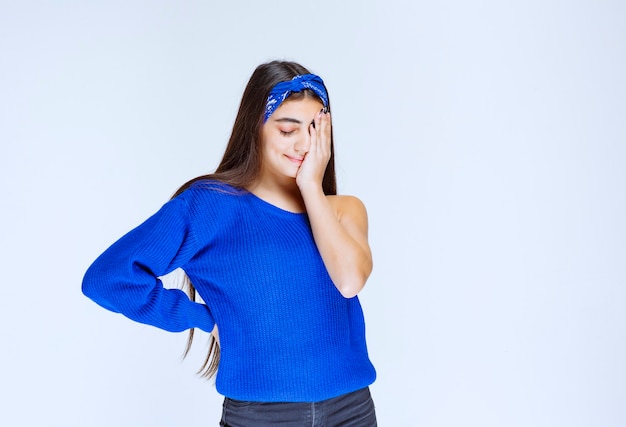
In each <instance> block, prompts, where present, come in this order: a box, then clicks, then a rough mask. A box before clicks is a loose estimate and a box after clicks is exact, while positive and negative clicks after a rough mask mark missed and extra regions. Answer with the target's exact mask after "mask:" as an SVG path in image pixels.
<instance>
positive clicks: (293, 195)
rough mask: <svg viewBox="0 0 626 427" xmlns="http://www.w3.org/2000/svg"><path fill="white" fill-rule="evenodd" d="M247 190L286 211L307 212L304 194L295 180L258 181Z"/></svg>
mask: <svg viewBox="0 0 626 427" xmlns="http://www.w3.org/2000/svg"><path fill="white" fill-rule="evenodd" d="M247 190H248V191H249V192H251V193H253V194H254V195H255V196H257V197H258V198H260V199H263V200H265V201H266V202H268V203H271V204H272V205H274V206H277V207H279V208H281V209H284V210H286V211H290V212H294V213H301V212H305V211H306V208H305V206H304V200H303V199H302V194H301V193H300V189H299V188H298V186H297V185H296V180H295V179H289V180H286V181H284V182H276V181H271V182H269V181H267V180H265V181H258V182H256V183H254V184H253V185H251V186H249V187H248V188H247Z"/></svg>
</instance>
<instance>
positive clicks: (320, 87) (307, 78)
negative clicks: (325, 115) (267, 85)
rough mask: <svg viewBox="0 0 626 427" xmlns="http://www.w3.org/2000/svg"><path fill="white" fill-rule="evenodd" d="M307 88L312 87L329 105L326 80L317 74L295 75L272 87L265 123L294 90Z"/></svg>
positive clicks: (326, 104) (325, 104)
mask: <svg viewBox="0 0 626 427" xmlns="http://www.w3.org/2000/svg"><path fill="white" fill-rule="evenodd" d="M305 89H311V90H312V91H313V92H315V94H316V95H317V96H319V97H320V99H321V100H322V104H324V107H328V94H327V93H326V88H324V82H323V81H322V78H321V77H320V76H316V75H315V74H303V75H301V76H295V77H294V78H293V79H291V80H287V81H286V82H280V83H277V84H276V86H274V87H273V88H272V91H271V92H270V94H269V96H268V97H267V103H266V104H265V117H264V118H263V123H265V122H266V121H267V119H269V118H270V116H271V115H272V113H273V112H274V111H276V109H277V108H278V107H279V106H280V104H282V102H283V101H284V100H285V99H287V97H288V96H289V95H291V94H292V93H293V92H302V91H303V90H305Z"/></svg>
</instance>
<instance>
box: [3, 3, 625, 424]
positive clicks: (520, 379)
mask: <svg viewBox="0 0 626 427" xmlns="http://www.w3.org/2000/svg"><path fill="white" fill-rule="evenodd" d="M624 22H626V7H625V4H624V3H623V2H619V1H591V0H588V1H570V2H564V1H554V0H544V1H536V0H533V1H524V2H522V1H519V2H498V1H481V2H477V1H474V2H468V1H443V2H422V1H409V0H407V1H399V0H388V1H384V2H383V1H376V2H375V1H363V2H357V1H356V0H354V1H352V2H339V1H334V0H333V1H330V0H320V1H317V2H306V3H305V2H302V3H298V2H293V1H289V2H287V1H275V2H269V3H268V2H265V3H263V2H253V1H249V2H247V3H245V4H242V2H210V1H202V2H201V1H178V2H173V1H172V2H154V1H147V0H144V1H139V0H125V1H109V2H85V1H73V2H72V1H62V2H61V1H19V2H18V1H13V2H9V1H2V2H1V3H0V58H1V59H0V60H1V61H2V63H1V65H2V66H1V67H0V141H1V144H2V151H1V153H2V167H1V168H0V178H1V179H0V182H1V184H0V185H1V186H2V198H1V202H0V203H2V206H1V212H2V218H3V221H2V222H1V225H0V226H1V227H2V229H1V230H0V231H1V233H2V239H1V241H2V246H1V251H2V252H1V255H2V256H1V257H0V259H1V260H2V271H3V277H4V283H3V286H2V287H1V290H0V304H1V309H0V316H1V317H0V331H1V332H2V343H3V351H2V360H1V361H2V363H1V364H0V373H1V379H0V382H1V384H2V387H1V388H0V390H1V391H0V392H1V393H2V396H0V424H2V425H11V426H33V425H48V426H63V427H73V426H76V427H79V426H80V427H84V426H90V427H98V426H117V427H136V426H174V425H184V426H205V425H217V422H218V419H219V413H220V406H221V400H222V399H221V397H220V396H219V395H218V394H217V393H216V392H215V390H214V387H213V386H212V385H211V384H210V383H207V382H205V381H203V380H201V379H199V378H197V377H196V376H195V375H194V372H195V369H196V368H197V367H198V365H199V362H200V358H201V357H202V354H203V352H204V343H203V342H202V340H200V344H199V345H198V346H197V347H196V348H195V349H194V351H193V352H192V353H193V354H192V356H191V360H189V361H186V362H184V363H181V362H180V354H181V352H182V349H183V346H184V342H185V338H186V336H185V334H169V333H166V332H163V331H160V330H157V329H155V328H151V327H148V326H143V325H139V324H136V323H133V322H131V321H128V320H127V319H125V318H122V317H121V316H119V315H115V314H112V313H109V312H106V311H105V310H103V309H101V308H99V307H97V306H96V305H95V304H93V303H92V302H90V301H89V300H88V299H87V298H85V297H83V296H82V294H81V293H80V282H81V279H82V275H83V273H84V271H85V269H86V268H87V267H88V265H89V264H90V263H91V262H92V261H93V259H94V258H95V257H96V256H97V255H98V254H99V253H100V252H101V251H102V250H104V249H105V248H106V247H107V246H108V245H109V244H110V243H112V242H113V241H114V240H115V239H117V238H118V237H119V236H120V235H121V234H123V233H124V232H126V231H127V230H129V229H130V228H132V227H134V226H135V225H137V224H138V223H139V222H140V221H142V220H143V219H145V218H146V217H147V216H148V215H150V214H151V213H152V212H154V211H155V210H156V209H157V208H158V207H159V206H160V205H161V204H162V203H163V202H164V201H165V200H166V199H167V198H168V197H169V196H170V195H171V193H172V192H173V191H174V190H175V189H176V188H177V187H178V186H179V185H180V184H181V183H182V182H184V181H185V180H187V179H189V178H191V177H194V176H196V175H200V174H203V173H206V172H209V171H211V170H212V169H213V168H214V167H215V166H216V165H217V162H218V161H219V159H220V156H221V153H222V151H223V149H224V146H225V142H226V138H227V135H228V133H229V131H230V127H231V125H232V121H233V119H234V115H235V112H236V108H237V105H238V102H239V97H240V95H241V92H242V90H243V87H244V85H245V83H246V81H247V79H248V77H249V76H250V74H251V72H252V70H253V69H254V67H255V66H256V65H258V64H259V63H261V62H264V61H266V60H270V59H275V58H279V59H280V58H285V59H292V60H296V61H298V62H301V63H303V64H304V65H306V66H307V67H309V68H311V69H312V71H313V72H317V73H319V74H321V75H322V77H323V78H324V79H325V81H326V83H327V85H328V87H329V90H330V93H331V98H332V102H333V107H334V114H333V117H334V120H335V132H336V133H335V136H336V141H337V157H338V162H339V178H340V189H341V190H342V192H344V193H352V194H356V195H358V196H360V197H361V198H362V199H363V200H364V201H365V203H366V205H367V206H368V209H369V213H370V221H371V244H372V246H373V250H374V253H375V271H374V274H373V275H372V277H371V280H370V282H369V284H368V286H367V287H366V289H365V290H364V291H363V293H362V295H361V300H362V303H363V306H364V309H365V313H366V320H367V325H368V339H369V347H370V352H371V357H372V359H373V361H374V363H375V365H376V367H377V369H378V373H379V378H378V380H377V382H376V383H375V384H374V386H373V387H372V392H373V395H374V398H375V401H376V405H377V408H378V417H379V423H380V425H381V426H429V427H444V426H445V427H447V426H477V427H478V426H480V427H491V426H506V427H517V426H533V427H540V426H546V427H554V426H568V427H576V426H603V427H613V426H616V427H617V426H623V425H625V424H626V406H625V405H624V402H625V401H626V368H625V367H626V364H625V363H624V361H625V360H626V344H625V342H626V341H625V340H624V336H625V334H626V311H625V310H624V309H623V305H624V302H625V301H626V287H625V286H624V285H625V284H626V262H625V261H626V225H625V221H624V218H626V203H625V200H624V198H625V194H626V167H624V163H625V160H626V145H625V142H626V120H625V118H626V101H625V100H626V85H625V83H624V81H625V80H624V76H626V63H625V56H624V52H625V51H626V26H625V25H624ZM202 338H203V339H204V337H202Z"/></svg>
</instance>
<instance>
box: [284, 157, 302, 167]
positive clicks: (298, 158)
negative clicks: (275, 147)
mask: <svg viewBox="0 0 626 427" xmlns="http://www.w3.org/2000/svg"><path fill="white" fill-rule="evenodd" d="M285 157H287V158H288V159H289V161H290V162H292V163H296V164H298V165H299V164H300V163H302V161H303V160H304V157H292V156H288V155H287V154H285Z"/></svg>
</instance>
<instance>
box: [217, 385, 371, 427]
mask: <svg viewBox="0 0 626 427" xmlns="http://www.w3.org/2000/svg"><path fill="white" fill-rule="evenodd" d="M220 426H222V427H271V426H281V427H376V426H377V424H376V412H375V410H374V402H373V401H372V396H371V395H370V391H369V388H367V387H366V388H364V389H361V390H357V391H354V392H352V393H348V394H344V395H341V396H338V397H334V398H332V399H328V400H322V401H321V402H312V403H308V402H285V403H283V402H244V401H241V400H234V399H229V398H228V397H227V398H225V399H224V410H223V412H222V421H221V422H220Z"/></svg>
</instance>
